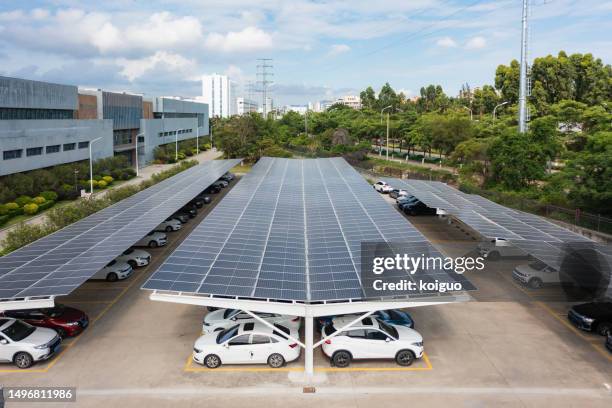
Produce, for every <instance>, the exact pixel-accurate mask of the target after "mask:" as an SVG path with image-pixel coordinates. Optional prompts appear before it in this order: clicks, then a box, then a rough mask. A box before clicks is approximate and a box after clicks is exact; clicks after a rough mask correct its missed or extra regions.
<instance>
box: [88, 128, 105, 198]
mask: <svg viewBox="0 0 612 408" xmlns="http://www.w3.org/2000/svg"><path fill="white" fill-rule="evenodd" d="M100 139H102V137H97V138H95V139H94V140H91V141H90V142H89V188H90V190H89V191H90V193H91V194H93V159H92V157H91V145H93V144H94V143H95V142H97V141H98V140H100Z"/></svg>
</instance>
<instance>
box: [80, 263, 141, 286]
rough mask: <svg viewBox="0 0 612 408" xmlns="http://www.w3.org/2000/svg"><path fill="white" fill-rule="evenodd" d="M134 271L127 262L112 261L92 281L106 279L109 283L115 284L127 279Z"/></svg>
mask: <svg viewBox="0 0 612 408" xmlns="http://www.w3.org/2000/svg"><path fill="white" fill-rule="evenodd" d="M133 271H134V269H133V268H132V267H131V266H130V264H129V263H127V262H117V261H116V260H113V261H110V262H109V263H108V264H107V265H106V266H105V267H104V268H102V269H100V270H99V271H98V272H96V274H95V275H94V276H92V277H91V279H106V280H107V281H109V282H115V281H118V280H122V279H127V278H128V277H129V276H130V275H131V274H132V272H133Z"/></svg>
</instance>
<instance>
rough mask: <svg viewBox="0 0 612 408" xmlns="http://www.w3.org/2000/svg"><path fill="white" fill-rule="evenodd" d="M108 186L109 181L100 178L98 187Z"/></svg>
mask: <svg viewBox="0 0 612 408" xmlns="http://www.w3.org/2000/svg"><path fill="white" fill-rule="evenodd" d="M106 186H108V183H107V182H106V181H104V180H100V181H98V188H106Z"/></svg>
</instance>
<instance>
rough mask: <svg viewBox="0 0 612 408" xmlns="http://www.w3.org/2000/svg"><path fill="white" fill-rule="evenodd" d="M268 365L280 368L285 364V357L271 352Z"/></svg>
mask: <svg viewBox="0 0 612 408" xmlns="http://www.w3.org/2000/svg"><path fill="white" fill-rule="evenodd" d="M268 365H269V366H270V367H272V368H280V367H282V366H283V365H285V358H284V357H283V356H281V355H280V354H278V353H274V354H271V355H270V357H268Z"/></svg>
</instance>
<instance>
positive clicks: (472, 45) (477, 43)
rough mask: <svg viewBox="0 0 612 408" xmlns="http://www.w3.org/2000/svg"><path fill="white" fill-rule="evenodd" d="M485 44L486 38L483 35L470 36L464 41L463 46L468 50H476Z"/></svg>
mask: <svg viewBox="0 0 612 408" xmlns="http://www.w3.org/2000/svg"><path fill="white" fill-rule="evenodd" d="M486 46H487V40H486V39H485V38H484V37H480V36H477V37H472V38H470V39H469V40H468V42H467V43H465V48H467V49H468V50H477V49H481V48H484V47H486Z"/></svg>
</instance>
